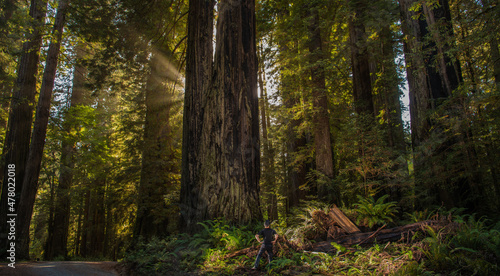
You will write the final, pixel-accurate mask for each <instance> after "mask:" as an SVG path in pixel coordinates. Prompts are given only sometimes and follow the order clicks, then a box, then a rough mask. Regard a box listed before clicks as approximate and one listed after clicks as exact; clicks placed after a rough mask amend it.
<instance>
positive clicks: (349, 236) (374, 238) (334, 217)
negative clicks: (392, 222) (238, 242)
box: [226, 206, 456, 258]
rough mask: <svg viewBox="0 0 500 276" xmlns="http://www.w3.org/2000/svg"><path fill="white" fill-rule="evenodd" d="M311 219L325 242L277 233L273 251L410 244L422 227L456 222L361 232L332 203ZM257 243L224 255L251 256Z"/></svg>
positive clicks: (438, 220) (441, 220) (330, 250)
mask: <svg viewBox="0 0 500 276" xmlns="http://www.w3.org/2000/svg"><path fill="white" fill-rule="evenodd" d="M312 218H313V222H314V223H315V225H316V228H318V229H320V230H321V231H322V232H323V233H326V234H327V235H326V236H327V239H328V240H327V241H322V242H317V243H314V244H311V245H310V246H308V247H306V248H302V247H299V246H298V245H296V244H295V243H294V242H292V241H289V240H288V239H287V238H286V236H284V235H281V236H280V237H279V238H278V240H277V242H276V244H275V246H274V252H275V254H276V253H278V252H287V253H293V252H302V251H304V249H305V250H307V251H308V252H326V253H335V252H336V249H335V247H334V246H333V245H332V243H336V244H339V245H342V246H345V247H350V246H354V245H364V244H372V243H375V242H376V243H386V242H405V243H410V242H411V239H412V237H413V236H414V235H415V234H416V233H417V232H425V229H426V227H431V228H433V229H434V230H439V229H443V228H450V229H451V228H455V227H456V225H454V223H452V222H451V220H449V219H446V218H433V219H431V220H426V221H421V222H417V223H412V224H408V225H403V226H398V227H394V228H390V229H385V227H386V225H384V226H382V227H380V228H379V229H377V230H376V231H371V232H361V231H360V230H359V229H358V227H357V226H356V225H355V224H354V223H352V221H351V220H349V218H347V217H346V216H345V215H344V214H343V213H342V211H340V209H338V208H337V207H336V206H334V207H333V208H331V209H330V210H329V212H328V213H325V212H323V211H321V210H317V211H315V212H313V213H312ZM259 248H260V245H254V246H252V247H248V248H245V249H241V250H238V251H236V252H232V253H230V254H228V255H226V258H234V257H237V256H241V255H246V256H248V257H254V256H256V255H257V253H258V252H259Z"/></svg>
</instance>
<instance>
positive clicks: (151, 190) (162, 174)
mask: <svg viewBox="0 0 500 276" xmlns="http://www.w3.org/2000/svg"><path fill="white" fill-rule="evenodd" d="M160 57H161V53H153V55H152V57H151V60H150V70H151V72H150V75H149V77H148V81H147V84H146V124H145V127H144V149H143V153H142V170H141V182H140V185H139V197H138V205H137V216H136V222H135V226H134V241H135V242H136V241H138V238H139V236H142V237H143V238H144V239H145V240H146V241H147V240H149V239H151V238H152V237H153V236H162V235H166V234H167V227H168V224H169V220H168V217H167V216H166V215H165V212H164V210H165V209H166V208H167V206H166V205H165V200H164V196H165V195H166V194H168V190H169V186H172V184H171V183H170V179H171V177H170V174H171V173H173V171H172V170H173V169H172V168H171V165H170V164H171V163H172V160H171V159H172V153H171V152H170V145H171V144H172V141H171V140H172V133H171V130H170V127H169V123H170V108H171V105H172V99H171V97H172V93H170V92H169V91H167V87H166V84H165V81H166V80H167V77H168V76H162V71H165V70H164V68H162V67H161V65H162V64H161V62H160Z"/></svg>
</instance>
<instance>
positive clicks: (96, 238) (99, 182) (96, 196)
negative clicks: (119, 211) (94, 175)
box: [86, 178, 106, 257]
mask: <svg viewBox="0 0 500 276" xmlns="http://www.w3.org/2000/svg"><path fill="white" fill-rule="evenodd" d="M105 183H106V179H105V178H103V179H96V180H94V184H96V185H95V187H93V188H92V190H91V193H90V206H89V211H90V217H89V219H90V221H89V226H88V228H87V229H86V230H87V231H88V232H89V237H88V241H89V244H88V246H89V247H88V248H89V249H88V250H89V251H88V254H89V256H90V257H99V256H103V255H104V237H105V232H106V228H105V227H106V224H105V221H106V212H105V210H104V199H105Z"/></svg>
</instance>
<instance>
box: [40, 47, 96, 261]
mask: <svg viewBox="0 0 500 276" xmlns="http://www.w3.org/2000/svg"><path fill="white" fill-rule="evenodd" d="M84 51H85V49H83V46H82V45H77V46H76V59H77V64H76V66H75V68H74V73H73V88H72V91H71V98H70V107H69V110H68V111H67V112H66V114H65V119H64V122H63V129H64V131H65V132H66V133H68V134H70V133H71V132H72V131H74V129H75V125H74V124H75V122H74V120H72V118H71V117H72V114H73V112H74V110H75V108H77V107H78V106H80V105H82V104H84V102H85V101H84V98H85V94H86V93H85V92H86V88H85V78H86V75H87V68H86V67H85V66H83V65H82V64H81V62H80V60H81V59H82V58H83V57H84V55H85V54H84ZM61 144H62V146H61V159H60V160H61V161H60V168H59V185H58V186H57V192H56V194H57V195H56V203H55V206H56V207H55V214H54V220H53V221H50V222H49V223H50V224H51V225H53V231H49V232H48V236H49V237H48V243H50V245H49V246H48V248H47V250H46V251H45V259H47V260H51V259H53V258H55V257H57V256H63V257H67V254H68V248H67V245H68V230H69V218H70V211H71V196H70V190H71V187H72V182H73V169H74V166H75V164H74V162H75V161H74V158H75V154H76V152H75V141H74V140H73V139H72V138H69V139H68V138H64V139H63V140H62V142H61Z"/></svg>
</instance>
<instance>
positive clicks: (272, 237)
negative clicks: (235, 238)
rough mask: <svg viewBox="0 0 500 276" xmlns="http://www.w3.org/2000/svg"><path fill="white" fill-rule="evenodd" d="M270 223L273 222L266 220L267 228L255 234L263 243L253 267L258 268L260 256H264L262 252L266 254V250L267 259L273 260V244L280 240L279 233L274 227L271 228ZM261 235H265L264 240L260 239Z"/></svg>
mask: <svg viewBox="0 0 500 276" xmlns="http://www.w3.org/2000/svg"><path fill="white" fill-rule="evenodd" d="M270 225H271V222H269V220H266V221H265V222H264V227H265V228H264V229H262V230H261V231H260V232H259V233H258V234H257V235H255V238H256V239H257V241H258V242H259V243H261V244H262V245H261V246H260V250H259V254H257V259H256V260H255V264H254V265H253V267H252V269H257V268H258V267H259V262H260V257H262V254H264V252H265V251H267V259H268V260H269V263H271V261H272V260H273V244H274V243H276V241H277V240H278V233H276V231H274V229H271V227H270ZM260 236H263V237H264V240H263V241H261V240H260Z"/></svg>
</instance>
